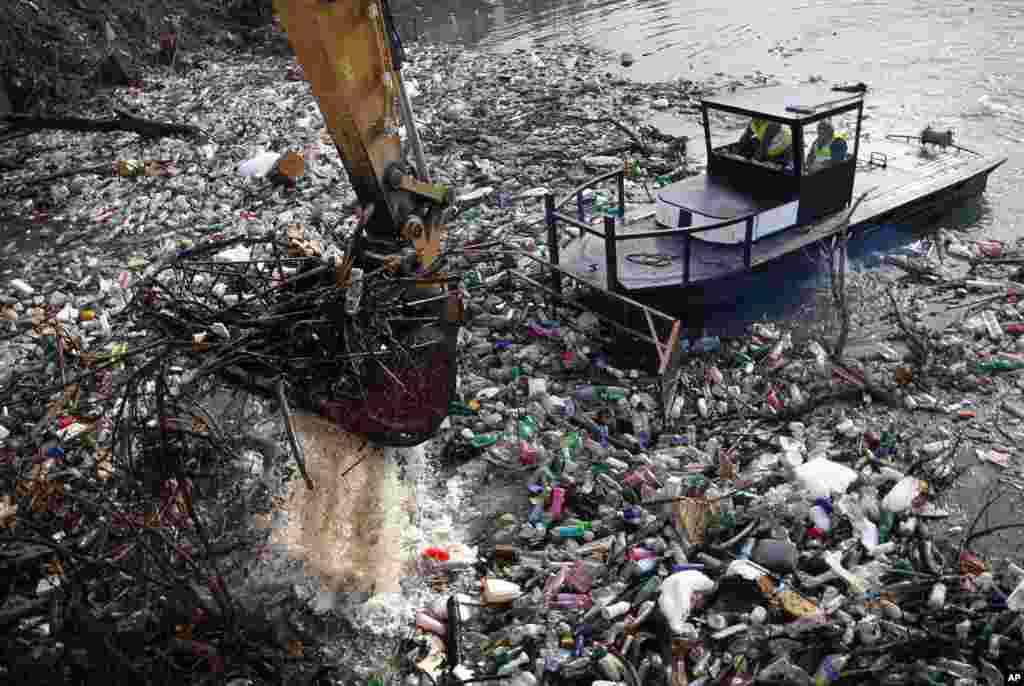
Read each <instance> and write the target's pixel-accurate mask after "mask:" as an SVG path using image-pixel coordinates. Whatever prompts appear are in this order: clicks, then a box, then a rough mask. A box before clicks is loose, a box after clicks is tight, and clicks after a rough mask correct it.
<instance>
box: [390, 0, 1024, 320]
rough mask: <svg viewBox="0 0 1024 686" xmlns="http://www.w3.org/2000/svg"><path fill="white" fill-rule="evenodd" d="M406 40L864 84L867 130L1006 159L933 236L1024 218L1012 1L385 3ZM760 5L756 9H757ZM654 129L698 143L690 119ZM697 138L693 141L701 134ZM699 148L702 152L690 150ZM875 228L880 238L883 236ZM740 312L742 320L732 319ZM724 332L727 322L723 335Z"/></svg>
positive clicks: (867, 249)
mask: <svg viewBox="0 0 1024 686" xmlns="http://www.w3.org/2000/svg"><path fill="white" fill-rule="evenodd" d="M391 5H392V9H393V12H394V14H395V15H396V21H397V23H398V25H399V30H400V31H401V33H402V35H403V36H405V37H406V38H407V40H408V39H410V38H411V39H419V40H425V41H432V42H448V43H458V44H464V45H467V46H472V47H476V48H487V49H494V50H500V51H510V50H515V49H527V50H528V49H530V48H532V47H535V46H550V45H557V44H558V43H559V42H563V41H584V42H587V43H589V44H592V45H594V46H596V47H599V48H603V49H608V50H612V51H614V52H626V51H628V52H630V53H631V54H632V55H633V56H634V57H635V59H636V62H635V64H634V65H633V66H632V67H630V68H625V67H621V66H620V65H618V64H613V65H610V66H609V71H612V72H614V73H619V74H623V75H625V76H628V77H629V78H631V79H634V80H637V81H647V82H653V81H671V80H673V79H676V78H680V77H682V78H687V79H693V80H695V81H700V80H701V79H702V78H704V77H710V76H713V75H714V74H716V73H718V72H724V73H726V74H728V75H729V76H734V77H740V76H743V75H749V74H753V73H755V72H758V71H760V72H762V73H765V74H767V75H769V76H770V77H773V78H774V79H777V80H778V81H780V82H782V83H796V82H801V81H807V80H808V79H809V78H810V77H811V76H820V77H822V78H823V79H824V81H825V82H826V83H838V82H857V81H863V82H865V83H866V84H868V86H869V87H870V91H869V93H868V97H867V100H866V102H867V105H866V108H867V116H866V122H865V130H866V131H868V132H870V133H872V135H874V136H875V137H879V136H884V135H885V134H887V133H907V134H917V133H918V132H919V131H920V130H921V129H922V128H924V126H925V125H926V124H931V125H932V126H934V127H935V128H937V129H939V130H946V129H947V128H950V129H953V131H954V135H955V139H954V140H955V141H956V142H957V143H958V144H959V145H963V146H965V147H968V148H972V149H976V150H979V151H981V152H986V153H994V154H1000V155H1004V156H1006V157H1008V158H1009V159H1008V162H1007V163H1006V164H1005V165H1003V167H1001V168H1000V169H998V170H997V171H996V172H995V173H994V174H993V175H992V176H991V177H990V179H989V186H988V190H987V192H986V193H985V195H984V196H982V197H981V198H980V199H979V200H977V201H974V202H969V203H967V204H966V205H964V206H961V207H957V208H952V209H951V210H950V211H949V212H948V213H947V215H946V216H944V217H942V218H941V219H939V220H938V221H937V224H933V225H932V226H931V227H927V228H936V227H948V228H956V229H963V230H967V231H971V232H978V233H979V234H984V235H985V237H992V238H999V239H1004V240H1010V241H1013V240H1014V239H1015V238H1016V237H1017V236H1018V235H1020V232H1021V228H1022V220H1021V216H1022V215H1024V84H1022V82H1021V78H1020V77H1021V76H1022V75H1024V60H1021V54H1020V47H1019V46H1018V38H1017V36H1018V34H1020V33H1022V32H1024V4H1022V3H1020V2H1019V1H1018V0H996V1H994V2H989V3H974V2H969V1H965V0H953V1H952V2H950V1H949V0H946V1H944V2H940V1H939V0H889V1H886V2H882V1H880V0H867V1H865V0H858V1H857V2H854V1H852V0H764V1H763V2H760V3H757V4H756V5H752V4H751V3H749V2H746V1H744V0H691V1H681V0H430V2H428V3H420V4H419V5H418V4H417V3H415V2H411V1H407V0H392V3H391ZM755 8H756V11H754V10H755ZM652 123H655V124H656V125H658V126H659V127H661V128H662V129H663V130H666V131H669V132H671V133H675V134H677V135H678V134H686V135H690V136H691V138H694V137H696V136H702V134H701V133H700V128H699V122H698V120H697V117H696V115H675V114H674V115H671V116H665V117H663V118H661V119H658V120H656V121H654V122H652ZM698 140H699V138H698ZM691 147H696V146H691ZM878 233H882V232H878ZM887 233H888V235H885V236H877V237H875V238H872V239H869V240H867V241H864V242H863V243H862V245H860V246H859V247H858V248H857V249H855V251H854V254H853V255H852V257H853V262H852V263H853V264H854V265H855V268H874V267H875V265H877V263H878V260H877V257H878V254H879V252H880V251H881V250H886V249H891V248H892V247H894V245H898V244H899V243H901V242H903V243H908V242H910V241H912V240H914V238H916V237H917V235H919V234H914V233H913V232H910V231H903V232H899V231H897V232H895V233H893V232H887ZM823 278H824V277H823V274H822V271H821V270H813V269H812V270H809V272H808V274H807V275H805V276H803V277H802V278H800V279H796V280H792V279H790V280H788V282H787V291H786V294H785V295H784V296H783V297H778V295H779V291H778V290H774V291H772V293H773V296H772V299H771V300H765V299H758V298H747V299H745V300H744V301H743V303H742V307H741V310H742V312H739V313H738V312H737V310H730V312H729V313H728V315H727V316H728V318H729V319H730V320H731V321H732V323H733V324H739V323H741V322H739V321H738V319H743V320H749V319H757V318H760V317H762V316H769V317H781V316H788V315H790V314H792V313H793V312H794V311H795V310H796V309H797V308H799V306H800V305H801V304H803V303H804V302H806V301H807V299H808V297H809V293H810V292H812V291H813V289H814V288H816V287H820V286H822V285H823V282H822V279H823ZM737 314H740V315H741V316H740V317H739V318H737ZM729 328H731V327H729Z"/></svg>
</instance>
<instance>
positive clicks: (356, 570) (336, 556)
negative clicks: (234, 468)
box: [271, 416, 416, 594]
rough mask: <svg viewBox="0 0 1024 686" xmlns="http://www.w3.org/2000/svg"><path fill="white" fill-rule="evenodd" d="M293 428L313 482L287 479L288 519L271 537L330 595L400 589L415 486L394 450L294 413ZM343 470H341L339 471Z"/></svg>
mask: <svg viewBox="0 0 1024 686" xmlns="http://www.w3.org/2000/svg"><path fill="white" fill-rule="evenodd" d="M295 429H296V432H297V434H298V437H299V440H300V441H301V443H302V446H303V451H304V453H305V461H306V469H307V471H308V473H309V476H310V477H311V478H312V480H313V483H314V485H315V488H314V490H313V491H310V490H309V489H308V488H307V487H306V484H305V482H304V481H303V480H302V479H301V478H299V479H293V480H292V481H290V482H289V488H288V495H287V499H286V502H285V504H284V506H283V507H282V508H281V510H283V511H284V512H285V513H286V514H287V525H286V526H285V527H283V528H278V529H275V530H274V532H273V533H272V535H271V542H272V543H277V544H283V545H284V546H285V548H286V549H287V551H288V553H289V555H290V556H291V557H293V558H296V559H299V560H301V561H302V562H303V563H304V565H305V569H306V572H307V573H308V574H313V575H316V576H317V577H319V579H320V581H321V583H322V586H323V588H324V590H325V591H330V592H332V593H357V594H367V593H369V594H376V593H398V592H400V591H401V585H400V584H401V581H402V579H403V578H405V577H406V576H409V575H410V574H414V573H415V566H414V553H415V551H414V550H410V544H409V540H408V538H409V537H410V535H412V527H413V524H414V520H415V514H416V494H415V488H414V486H413V485H412V484H410V483H409V482H407V481H403V480H402V479H401V477H400V474H399V471H400V470H399V465H398V462H397V460H396V459H395V456H394V455H393V454H390V455H389V453H391V452H393V451H389V450H387V449H384V448H380V447H376V446H374V445H372V444H369V443H367V442H366V441H365V440H363V439H362V438H361V437H359V436H356V435H354V434H350V433H346V432H343V431H341V430H340V429H339V428H338V427H337V426H336V425H334V424H333V423H331V422H328V421H326V420H323V419H321V418H319V417H314V416H298V417H296V418H295ZM342 474H344V476H342Z"/></svg>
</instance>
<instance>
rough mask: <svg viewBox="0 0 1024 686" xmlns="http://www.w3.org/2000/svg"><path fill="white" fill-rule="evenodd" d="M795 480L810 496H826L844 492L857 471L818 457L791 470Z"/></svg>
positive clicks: (855, 476)
mask: <svg viewBox="0 0 1024 686" xmlns="http://www.w3.org/2000/svg"><path fill="white" fill-rule="evenodd" d="M793 472H794V475H795V478H796V481H797V483H798V484H800V486H802V487H803V488H804V489H805V490H806V491H807V492H808V494H809V495H810V496H811V497H812V498H827V497H828V496H830V495H832V494H833V493H846V489H847V488H849V487H850V484H852V483H853V482H854V480H855V479H856V478H857V472H855V471H853V470H852V469H850V468H849V467H847V466H846V465H841V464H839V463H838V462H833V461H831V460H827V459H824V458H818V459H816V460H811V461H809V462H804V463H803V464H802V465H799V466H798V467H797V468H796V469H794V470H793Z"/></svg>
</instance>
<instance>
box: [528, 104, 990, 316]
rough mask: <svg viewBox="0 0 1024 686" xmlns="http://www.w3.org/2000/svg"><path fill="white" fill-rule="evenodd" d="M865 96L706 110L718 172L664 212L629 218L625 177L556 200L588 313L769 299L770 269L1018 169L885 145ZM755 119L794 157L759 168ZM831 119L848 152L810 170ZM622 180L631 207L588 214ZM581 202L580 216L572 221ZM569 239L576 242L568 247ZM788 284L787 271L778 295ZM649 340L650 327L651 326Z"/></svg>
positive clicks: (548, 207)
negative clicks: (762, 293) (757, 296)
mask: <svg viewBox="0 0 1024 686" xmlns="http://www.w3.org/2000/svg"><path fill="white" fill-rule="evenodd" d="M853 90H854V92H849V89H842V88H829V87H828V86H824V85H817V84H815V85H804V86H797V87H785V86H771V87H765V88H759V89H755V90H750V91H739V92H733V93H729V94H726V95H716V96H712V97H706V98H704V99H703V100H702V101H701V103H700V113H701V118H702V120H703V128H704V145H705V147H706V153H707V165H706V169H705V171H704V172H702V173H699V174H696V175H693V176H689V177H687V178H683V179H681V180H679V181H676V182H674V183H669V184H667V185H664V186H663V187H661V188H659V189H657V190H656V192H655V193H654V194H653V195H654V196H655V197H654V202H653V203H646V204H642V205H638V206H636V205H634V206H632V207H631V208H630V209H629V210H627V208H626V202H625V198H624V179H625V177H626V173H627V172H626V170H625V169H621V170H616V171H612V172H609V173H606V174H603V175H601V176H598V177H596V178H594V179H591V180H590V181H588V182H586V183H585V184H583V185H581V186H580V187H579V188H577V189H575V190H574V191H573V192H572V193H570V194H569V195H567V196H566V197H565V198H563V199H562V201H561V202H556V200H555V198H554V197H553V196H548V197H547V198H546V203H545V220H546V223H547V228H548V244H549V246H552V248H551V250H550V255H549V262H550V265H551V266H552V267H556V269H555V271H558V272H559V273H560V274H562V275H563V276H566V277H569V279H571V280H575V281H577V282H579V283H581V284H586V285H588V286H591V288H589V289H586V292H587V293H588V294H589V295H588V296H587V298H586V299H587V301H588V305H589V306H590V307H594V308H597V309H598V310H600V311H604V312H606V313H607V312H609V311H621V310H622V309H623V308H620V307H619V306H620V305H622V303H624V302H625V301H627V300H628V301H629V302H631V303H633V307H632V309H633V315H634V319H635V317H637V316H638V317H640V319H641V320H642V319H643V318H647V319H650V316H649V312H648V308H655V309H657V310H659V311H661V312H663V313H668V314H670V315H676V314H685V313H686V312H687V311H692V310H694V309H695V308H701V307H705V306H708V305H713V304H717V305H720V304H721V303H723V302H729V301H730V300H734V299H736V298H742V297H743V292H744V288H749V287H750V286H749V284H750V283H751V281H750V280H749V279H748V277H749V276H751V275H753V274H756V273H759V272H760V273H762V276H761V282H760V284H759V285H758V286H757V288H760V289H763V288H764V287H765V285H764V274H763V272H764V271H765V270H766V269H767V268H769V267H772V266H773V265H777V264H779V265H781V264H782V263H784V262H785V260H786V258H787V257H789V256H794V255H799V254H801V253H802V252H803V251H804V250H805V249H806V248H808V247H812V246H813V244H815V243H818V242H820V241H823V240H825V239H829V238H831V237H833V236H836V235H837V234H838V233H839V232H840V231H844V230H847V227H848V230H849V235H857V233H858V232H859V231H861V230H863V229H865V228H867V227H870V226H875V227H878V226H886V225H890V224H894V223H900V222H907V221H910V220H912V219H913V218H920V217H922V216H934V213H936V212H941V211H943V210H945V209H948V208H950V207H951V206H953V205H955V204H956V203H958V202H960V201H962V200H964V199H965V198H969V197H971V196H976V195H978V194H979V193H981V192H982V191H984V189H985V185H986V183H987V180H988V176H989V174H991V173H992V172H993V171H994V170H995V169H996V168H998V167H999V166H1000V165H1001V164H1003V163H1004V162H1005V161H1006V158H1005V157H993V156H987V155H984V154H981V153H978V152H976V151H973V150H971V149H968V148H965V147H962V146H959V145H956V144H954V142H953V133H952V131H944V132H939V131H935V130H933V129H931V128H930V127H927V128H925V129H924V130H923V131H921V132H920V134H918V135H905V134H890V135H887V136H885V137H884V138H882V139H878V140H875V139H872V138H871V137H870V136H869V135H868V134H866V133H864V132H863V131H862V123H863V120H864V101H865V92H864V89H853ZM754 119H762V120H766V121H768V122H773V123H775V124H778V125H779V126H780V127H782V129H781V130H782V131H785V132H788V134H789V136H790V139H791V145H792V147H791V150H792V151H793V152H792V154H791V155H790V156H789V158H788V159H786V160H784V161H778V162H777V161H773V160H771V159H759V158H758V156H757V155H752V156H749V157H748V156H747V155H749V154H750V151H749V150H746V151H745V150H743V149H742V147H743V146H742V145H741V142H740V141H738V140H737V135H738V134H739V133H742V131H743V129H744V128H745V126H746V124H747V123H748V122H750V121H751V120H754ZM823 121H825V122H829V123H831V124H833V128H834V129H835V131H836V133H837V134H839V136H837V139H838V138H841V139H842V145H840V146H839V148H838V150H837V149H836V148H835V147H834V146H832V147H830V150H831V151H832V152H833V153H835V154H833V155H832V156H831V159H829V160H827V161H826V162H824V163H819V162H818V161H817V160H816V159H815V160H814V162H813V163H812V164H808V160H807V159H805V152H804V151H805V150H806V149H807V146H809V145H811V144H812V141H813V138H814V136H815V135H816V134H815V131H816V130H817V128H818V126H819V124H820V122H823ZM729 122H731V123H732V124H733V126H732V127H730V126H729V125H728V124H729ZM737 122H738V126H737V125H736V124H737ZM837 123H840V124H842V130H840V128H841V127H840V126H838V125H837ZM614 182H617V186H618V202H617V205H615V204H613V206H612V208H611V211H607V210H606V211H605V212H603V213H597V215H596V216H593V215H592V216H588V213H587V209H586V206H587V202H586V196H587V195H588V194H589V193H592V192H593V190H594V189H595V188H597V187H599V186H601V184H607V183H614ZM573 199H575V201H576V211H575V213H572V212H571V210H570V211H566V210H565V209H564V208H565V207H566V205H567V204H568V203H569V202H571V201H572V200H573ZM566 231H569V232H570V233H571V234H573V235H575V237H574V238H573V239H572V240H571V241H570V242H569V243H568V244H567V245H564V246H562V247H560V246H559V243H561V242H563V241H562V238H563V237H564V236H565V232H566ZM785 278H786V272H785V271H784V270H783V271H782V272H781V273H779V274H777V280H775V281H773V280H772V279H769V281H768V283H769V284H771V283H775V284H776V285H778V284H779V283H781V280H783V279H785ZM609 302H611V305H610V306H607V305H608V303H609ZM602 303H604V305H606V306H605V307H603V308H602ZM641 305H642V307H641ZM625 309H627V310H628V309H630V308H628V307H627V308H625ZM634 324H636V322H635V321H634ZM639 328H646V326H644V325H643V323H642V321H641V322H640V325H639Z"/></svg>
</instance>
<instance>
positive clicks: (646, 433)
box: [633, 409, 651, 448]
mask: <svg viewBox="0 0 1024 686" xmlns="http://www.w3.org/2000/svg"><path fill="white" fill-rule="evenodd" d="M633 433H634V434H635V435H636V438H637V440H638V441H640V447H641V448H647V446H648V445H649V444H650V442H651V422H650V419H649V418H648V416H647V412H645V411H644V410H640V409H635V410H633Z"/></svg>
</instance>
